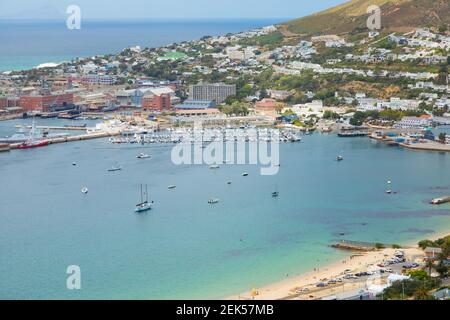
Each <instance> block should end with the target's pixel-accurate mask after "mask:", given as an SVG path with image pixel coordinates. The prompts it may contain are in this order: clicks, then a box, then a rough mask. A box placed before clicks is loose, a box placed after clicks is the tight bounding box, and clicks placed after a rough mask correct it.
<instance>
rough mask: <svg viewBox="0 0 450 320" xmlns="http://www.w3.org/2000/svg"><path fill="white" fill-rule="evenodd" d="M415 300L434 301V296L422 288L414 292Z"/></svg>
mask: <svg viewBox="0 0 450 320" xmlns="http://www.w3.org/2000/svg"><path fill="white" fill-rule="evenodd" d="M414 299H415V300H433V299H434V298H433V296H432V295H430V292H429V290H428V289H427V288H426V287H425V286H423V287H420V288H418V289H417V290H416V292H414Z"/></svg>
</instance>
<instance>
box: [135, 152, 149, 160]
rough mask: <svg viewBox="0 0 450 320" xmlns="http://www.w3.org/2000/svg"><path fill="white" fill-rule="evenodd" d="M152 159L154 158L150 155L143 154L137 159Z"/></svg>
mask: <svg viewBox="0 0 450 320" xmlns="http://www.w3.org/2000/svg"><path fill="white" fill-rule="evenodd" d="M151 157H152V156H151V155H149V154H145V153H141V154H139V155H138V156H137V157H136V158H138V159H148V158H151Z"/></svg>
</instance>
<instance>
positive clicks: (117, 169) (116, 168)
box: [108, 167, 122, 172]
mask: <svg viewBox="0 0 450 320" xmlns="http://www.w3.org/2000/svg"><path fill="white" fill-rule="evenodd" d="M116 171H122V167H112V168H111V169H108V172H116Z"/></svg>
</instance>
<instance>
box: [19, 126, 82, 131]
mask: <svg viewBox="0 0 450 320" xmlns="http://www.w3.org/2000/svg"><path fill="white" fill-rule="evenodd" d="M15 127H16V128H17V129H31V128H32V127H31V126H22V125H17V126H15ZM36 129H41V130H60V131H63V130H68V131H86V129H87V128H86V126H36Z"/></svg>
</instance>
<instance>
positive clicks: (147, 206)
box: [134, 184, 153, 213]
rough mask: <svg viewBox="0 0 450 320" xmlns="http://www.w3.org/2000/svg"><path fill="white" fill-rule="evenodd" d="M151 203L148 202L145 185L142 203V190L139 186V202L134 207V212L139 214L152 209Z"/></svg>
mask: <svg viewBox="0 0 450 320" xmlns="http://www.w3.org/2000/svg"><path fill="white" fill-rule="evenodd" d="M152 205H153V201H152V202H151V203H149V202H148V191H147V185H145V201H144V190H143V186H142V184H141V202H140V203H138V204H137V205H136V208H135V209H134V212H136V213H141V212H145V211H149V210H151V209H152Z"/></svg>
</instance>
